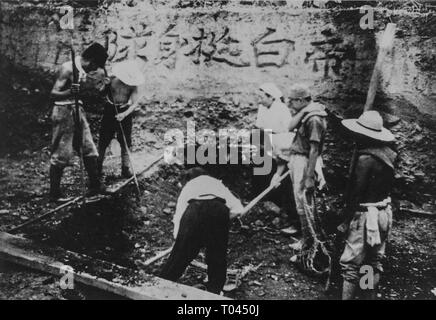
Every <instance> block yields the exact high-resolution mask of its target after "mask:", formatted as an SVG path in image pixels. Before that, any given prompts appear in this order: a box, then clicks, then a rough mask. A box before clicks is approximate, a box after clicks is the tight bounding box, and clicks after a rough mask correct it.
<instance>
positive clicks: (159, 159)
mask: <svg viewBox="0 0 436 320" xmlns="http://www.w3.org/2000/svg"><path fill="white" fill-rule="evenodd" d="M162 159H163V156H161V157H159V158H158V159H156V160H154V161H153V162H152V163H151V164H150V165H149V166H147V167H146V168H145V169H144V170H142V171H141V172H140V173H139V174H138V175H142V174H144V173H145V172H146V171H148V170H150V168H151V167H153V166H154V165H155V164H157V163H158V162H160V161H161V160H162ZM132 179H133V177H132V178H130V179H129V180H127V181H124V182H123V183H122V184H121V185H119V186H117V187H116V188H115V189H114V190H112V193H111V195H114V194H116V193H117V192H118V191H120V190H121V189H122V188H124V187H125V186H127V185H128V184H129V182H130V181H132ZM108 197H110V195H104V196H102V197H101V198H99V199H98V200H101V199H104V198H108ZM81 200H85V197H84V196H80V197H76V198H74V199H72V200H70V201H68V202H66V203H64V204H62V205H60V206H58V207H56V208H54V209H52V210H50V211H48V212H46V213H44V214H42V215H40V216H38V217H36V218H34V219H31V220H28V221H26V222H24V223H22V224H20V225H18V226H15V227H13V228H11V229H9V230H8V233H16V232H17V231H18V230H21V229H22V228H24V227H26V226H28V225H30V224H32V223H35V222H38V221H41V220H42V219H44V218H48V217H49V216H51V215H53V214H55V213H56V212H58V211H60V210H62V209H65V208H67V207H69V206H71V205H73V204H75V203H78V202H79V201H81Z"/></svg>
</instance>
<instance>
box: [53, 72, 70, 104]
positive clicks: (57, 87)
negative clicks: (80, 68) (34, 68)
mask: <svg viewBox="0 0 436 320" xmlns="http://www.w3.org/2000/svg"><path fill="white" fill-rule="evenodd" d="M71 73H72V71H71V70H70V69H69V68H68V67H67V66H65V65H63V66H62V67H61V69H60V70H59V75H58V77H57V79H56V82H55V84H54V86H53V89H52V90H51V95H52V97H53V98H54V99H55V100H61V99H65V98H70V97H72V92H71V89H66V90H63V89H64V88H65V86H66V85H67V83H68V81H70V80H71Z"/></svg>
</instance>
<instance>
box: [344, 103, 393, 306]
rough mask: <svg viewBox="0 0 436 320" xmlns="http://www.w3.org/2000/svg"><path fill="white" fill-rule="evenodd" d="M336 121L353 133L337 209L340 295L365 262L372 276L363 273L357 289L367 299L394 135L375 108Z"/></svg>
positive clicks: (349, 292) (382, 231)
mask: <svg viewBox="0 0 436 320" xmlns="http://www.w3.org/2000/svg"><path fill="white" fill-rule="evenodd" d="M342 124H343V125H344V126H345V128H347V129H348V130H349V131H350V132H351V133H352V134H353V136H354V139H355V141H356V145H357V155H356V157H355V163H352V169H351V170H350V171H351V176H350V184H349V195H348V197H347V199H346V207H345V210H344V212H343V214H344V219H345V222H344V223H343V224H342V225H340V226H339V228H338V229H339V230H340V231H342V232H345V233H346V243H345V249H344V252H343V254H342V256H341V259H340V264H341V267H342V273H343V278H344V285H343V291H342V298H343V299H353V298H354V297H355V294H356V291H357V287H358V284H359V282H360V281H359V280H360V277H361V276H362V275H361V274H360V270H361V267H362V266H364V265H367V266H370V267H371V269H370V271H369V272H371V275H373V277H368V280H369V282H370V283H368V284H367V287H365V288H363V287H361V289H366V290H364V294H365V295H366V297H367V298H370V299H371V298H374V297H375V289H376V288H377V285H378V282H379V279H380V274H381V272H382V271H383V267H382V264H381V259H382V258H383V256H384V253H385V247H386V241H387V238H388V234H389V231H390V228H391V224H392V211H391V204H390V198H389V194H390V192H391V188H392V183H393V180H394V161H395V158H396V156H397V154H396V153H395V152H394V151H393V150H392V149H391V148H390V147H389V143H390V142H392V141H393V140H394V136H393V134H392V133H391V132H390V131H389V130H388V129H386V128H384V127H383V120H382V118H381V116H380V114H379V113H378V112H377V111H367V112H365V113H363V114H362V115H361V116H360V117H359V118H358V119H348V120H343V121H342Z"/></svg>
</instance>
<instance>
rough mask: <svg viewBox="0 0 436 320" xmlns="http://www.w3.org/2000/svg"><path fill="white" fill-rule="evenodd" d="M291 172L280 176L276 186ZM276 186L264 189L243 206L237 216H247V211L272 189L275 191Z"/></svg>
mask: <svg viewBox="0 0 436 320" xmlns="http://www.w3.org/2000/svg"><path fill="white" fill-rule="evenodd" d="M290 173H291V172H290V171H289V170H288V171H286V173H284V174H282V175H281V176H280V178H279V180H278V184H280V183H281V182H282V181H283V180H284V179H285V178H286V177H287V176H288V175H289V174H290ZM277 186H278V185H270V186H269V187H268V188H266V189H265V190H264V191H262V192H261V193H260V194H259V195H258V196H257V197H256V198H254V199H253V200H251V201H250V203H249V204H248V205H246V206H245V208H244V210H243V211H242V213H241V214H240V215H239V217H242V216H244V215H245V214H247V212H248V211H250V210H251V209H252V208H253V207H254V206H255V205H256V204H257V203H258V202H259V201H260V200H262V199H263V198H264V197H265V196H266V195H267V194H268V193H270V192H271V191H272V190H273V189H275V188H276V187H277Z"/></svg>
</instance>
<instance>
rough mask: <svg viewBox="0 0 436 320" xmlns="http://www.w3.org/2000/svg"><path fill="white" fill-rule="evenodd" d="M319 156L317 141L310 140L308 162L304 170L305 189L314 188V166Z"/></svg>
mask: <svg viewBox="0 0 436 320" xmlns="http://www.w3.org/2000/svg"><path fill="white" fill-rule="evenodd" d="M318 157H319V142H314V141H311V142H310V151H309V163H308V164H307V169H306V172H305V183H304V186H305V188H306V189H308V190H311V189H314V188H315V166H316V161H317V160H318Z"/></svg>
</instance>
